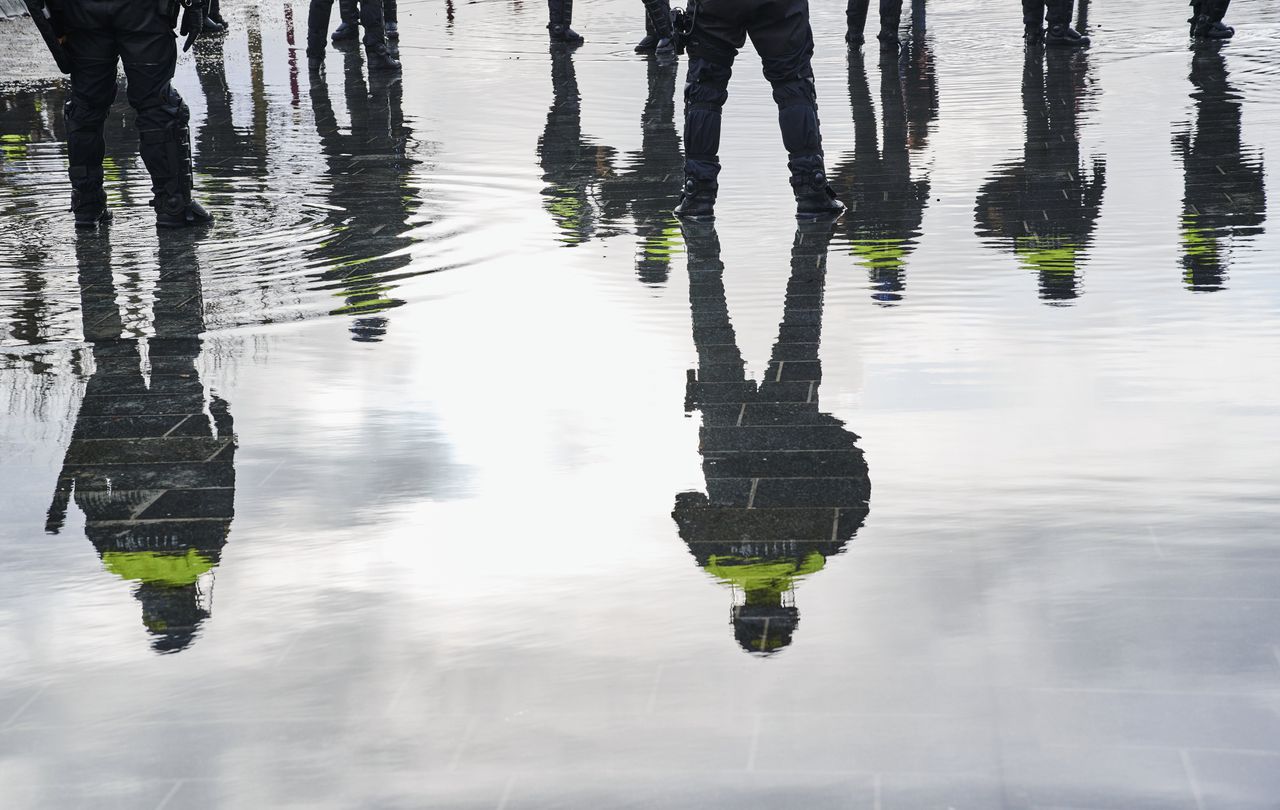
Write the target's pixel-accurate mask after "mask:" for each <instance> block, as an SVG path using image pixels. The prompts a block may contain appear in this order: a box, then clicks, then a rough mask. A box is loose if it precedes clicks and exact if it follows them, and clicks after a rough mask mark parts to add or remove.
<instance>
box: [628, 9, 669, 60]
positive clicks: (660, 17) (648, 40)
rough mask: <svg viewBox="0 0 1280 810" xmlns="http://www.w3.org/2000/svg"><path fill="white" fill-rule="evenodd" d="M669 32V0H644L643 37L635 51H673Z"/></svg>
mask: <svg viewBox="0 0 1280 810" xmlns="http://www.w3.org/2000/svg"><path fill="white" fill-rule="evenodd" d="M671 34H672V31H671V0H644V39H642V40H640V42H639V44H637V45H636V53H654V52H658V53H674V52H675V46H674V45H672V43H671Z"/></svg>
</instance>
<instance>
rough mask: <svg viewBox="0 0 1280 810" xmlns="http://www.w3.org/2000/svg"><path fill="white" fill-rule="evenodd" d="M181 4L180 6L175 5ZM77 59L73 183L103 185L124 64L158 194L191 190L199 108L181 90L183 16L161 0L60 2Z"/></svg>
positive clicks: (71, 119)
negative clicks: (177, 72)
mask: <svg viewBox="0 0 1280 810" xmlns="http://www.w3.org/2000/svg"><path fill="white" fill-rule="evenodd" d="M175 8H176V6H175ZM58 14H59V16H60V20H61V21H62V22H63V24H64V25H65V28H66V31H67V39H66V47H67V51H68V53H69V54H70V55H71V59H72V69H71V100H70V101H69V102H67V107H66V120H67V154H68V158H69V163H70V175H71V185H72V188H74V189H76V190H78V191H96V190H98V189H100V188H101V187H102V160H103V157H104V154H105V152H106V141H105V139H104V137H103V127H104V125H105V123H106V120H107V115H108V113H109V112H110V109H111V105H112V103H113V102H114V101H115V98H116V65H117V63H118V62H123V63H124V75H125V78H126V79H127V80H128V98H129V104H130V105H132V106H133V109H134V110H135V111H136V112H137V118H136V126H137V128H138V140H139V151H140V152H141V153H142V161H143V163H144V164H146V167H147V171H148V172H149V173H150V174H151V183H152V186H153V191H154V192H155V193H156V195H157V196H159V195H161V194H165V195H166V196H175V195H177V196H180V195H182V193H183V192H185V193H186V195H187V197H188V198H189V196H190V191H191V189H190V184H191V173H190V165H191V145H190V132H189V130H188V127H187V122H188V121H189V120H190V116H191V113H190V111H189V110H188V109H187V105H186V104H185V103H183V101H182V96H180V95H178V91H177V90H174V89H173V85H172V84H170V82H171V81H172V79H173V72H174V67H175V66H176V64H177V60H178V49H177V43H176V42H175V36H174V32H173V26H174V23H175V22H176V20H175V19H174V17H173V16H172V15H171V14H168V13H161V9H160V7H159V5H158V3H157V2H155V0H63V2H62V3H60V4H59V5H58Z"/></svg>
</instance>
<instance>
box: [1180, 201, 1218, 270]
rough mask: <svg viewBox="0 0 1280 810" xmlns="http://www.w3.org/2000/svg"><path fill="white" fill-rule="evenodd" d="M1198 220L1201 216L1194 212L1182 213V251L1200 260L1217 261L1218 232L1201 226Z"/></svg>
mask: <svg viewBox="0 0 1280 810" xmlns="http://www.w3.org/2000/svg"><path fill="white" fill-rule="evenodd" d="M1198 220H1199V217H1198V216H1197V215H1195V214H1192V213H1185V214H1183V215H1182V252H1183V254H1185V255H1186V256H1189V257H1191V258H1193V259H1199V260H1200V261H1204V262H1217V261H1218V251H1219V247H1220V246H1219V245H1218V232H1217V231H1215V230H1214V229H1213V228H1205V227H1203V226H1201V225H1200V224H1199V222H1198Z"/></svg>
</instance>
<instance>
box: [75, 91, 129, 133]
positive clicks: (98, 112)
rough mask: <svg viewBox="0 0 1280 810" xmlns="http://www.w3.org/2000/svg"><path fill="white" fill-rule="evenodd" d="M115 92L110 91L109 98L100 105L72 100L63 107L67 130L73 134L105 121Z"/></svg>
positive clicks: (113, 101)
mask: <svg viewBox="0 0 1280 810" xmlns="http://www.w3.org/2000/svg"><path fill="white" fill-rule="evenodd" d="M115 100H116V94H115V91H114V90H112V91H111V98H108V99H103V103H102V104H84V103H82V102H80V101H77V100H76V99H75V98H72V99H71V100H70V101H68V102H67V103H66V106H64V107H63V110H62V112H63V116H64V117H65V119H66V122H67V129H68V130H70V131H72V132H75V131H77V130H81V129H86V128H90V129H92V128H96V127H99V126H101V125H102V122H103V121H106V120H107V116H108V115H109V114H110V113H111V105H112V104H114V103H115Z"/></svg>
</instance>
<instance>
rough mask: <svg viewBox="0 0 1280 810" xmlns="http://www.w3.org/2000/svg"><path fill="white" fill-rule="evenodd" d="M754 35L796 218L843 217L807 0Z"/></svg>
mask: <svg viewBox="0 0 1280 810" xmlns="http://www.w3.org/2000/svg"><path fill="white" fill-rule="evenodd" d="M749 33H750V35H751V42H752V44H754V45H755V47H756V52H757V53H759V54H760V58H761V60H762V61H763V63H764V75H765V78H766V79H768V80H769V83H770V84H771V85H773V100H774V102H775V103H776V104H777V105H778V127H779V128H780V129H781V130H782V142H783V145H785V146H786V148H787V155H788V159H787V167H788V168H789V169H790V170H791V186H792V188H793V189H794V190H795V194H796V201H797V206H798V207H797V215H798V216H811V215H819V214H826V213H832V214H835V213H839V212H840V211H842V210H844V206H843V205H841V204H840V202H839V201H838V200H836V198H835V192H833V191H832V190H831V186H830V185H828V184H827V170H826V165H825V163H824V161H823V154H822V132H821V129H820V127H819V124H818V94H817V89H816V88H815V86H814V83H813V65H812V60H813V29H812V28H811V27H810V25H809V3H808V0H788V2H787V3H786V5H785V7H784V8H783V9H782V11H781V13H780V14H779V15H777V16H776V17H773V18H770V19H757V20H756V21H753V23H752V26H751V28H750V30H749Z"/></svg>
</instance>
